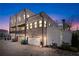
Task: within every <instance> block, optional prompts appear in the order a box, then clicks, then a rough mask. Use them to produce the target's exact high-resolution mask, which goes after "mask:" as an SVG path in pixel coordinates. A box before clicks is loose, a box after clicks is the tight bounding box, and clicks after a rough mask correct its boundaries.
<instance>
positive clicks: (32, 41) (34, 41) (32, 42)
mask: <svg viewBox="0 0 79 59" xmlns="http://www.w3.org/2000/svg"><path fill="white" fill-rule="evenodd" d="M28 44H30V45H36V46H40V38H28Z"/></svg>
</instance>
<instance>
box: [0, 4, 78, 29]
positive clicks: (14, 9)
mask: <svg viewBox="0 0 79 59" xmlns="http://www.w3.org/2000/svg"><path fill="white" fill-rule="evenodd" d="M24 8H27V9H30V10H31V11H32V12H34V13H36V14H38V13H40V12H42V11H43V12H45V13H46V14H48V15H49V16H50V17H51V18H53V19H54V20H58V21H60V20H61V19H63V18H65V19H67V18H69V17H71V16H72V15H79V4H77V3H76V4H55V3H54V4H53V3H51V4H50V3H49V4H47V3H44V4H41V3H34V4H29V3H25V4H24V3H14V4H13V3H12V4H11V3H9V4H5V3H4V4H3V3H2V4H1V3H0V29H7V30H8V28H9V19H10V16H12V15H15V14H16V13H18V12H20V11H21V10H23V9H24ZM76 22H79V20H78V19H77V20H76Z"/></svg>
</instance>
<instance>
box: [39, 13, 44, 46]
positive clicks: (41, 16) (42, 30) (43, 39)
mask: <svg viewBox="0 0 79 59" xmlns="http://www.w3.org/2000/svg"><path fill="white" fill-rule="evenodd" d="M40 16H41V17H42V44H41V45H42V47H43V46H44V33H43V30H44V18H43V16H42V14H41V13H40Z"/></svg>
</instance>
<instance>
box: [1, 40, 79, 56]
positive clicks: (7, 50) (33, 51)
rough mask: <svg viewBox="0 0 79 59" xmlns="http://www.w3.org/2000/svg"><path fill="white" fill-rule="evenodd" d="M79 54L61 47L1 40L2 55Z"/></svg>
mask: <svg viewBox="0 0 79 59" xmlns="http://www.w3.org/2000/svg"><path fill="white" fill-rule="evenodd" d="M63 55H68V56H71V55H78V54H77V53H74V52H70V51H64V50H60V49H54V48H47V47H43V48H41V47H36V46H30V45H21V44H20V42H11V41H10V40H0V56H63Z"/></svg>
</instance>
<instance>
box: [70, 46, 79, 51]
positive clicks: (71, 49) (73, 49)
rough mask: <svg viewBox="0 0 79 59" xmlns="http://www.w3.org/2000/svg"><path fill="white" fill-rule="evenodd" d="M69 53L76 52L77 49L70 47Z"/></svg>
mask: <svg viewBox="0 0 79 59" xmlns="http://www.w3.org/2000/svg"><path fill="white" fill-rule="evenodd" d="M70 51H73V52H78V49H77V48H75V47H70Z"/></svg>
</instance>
